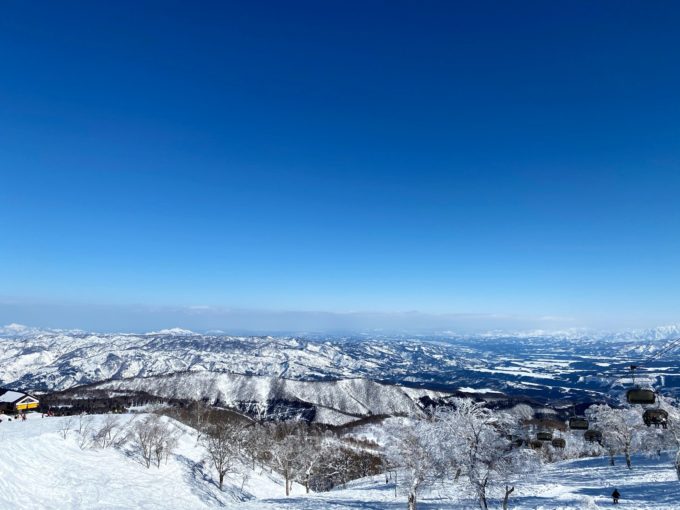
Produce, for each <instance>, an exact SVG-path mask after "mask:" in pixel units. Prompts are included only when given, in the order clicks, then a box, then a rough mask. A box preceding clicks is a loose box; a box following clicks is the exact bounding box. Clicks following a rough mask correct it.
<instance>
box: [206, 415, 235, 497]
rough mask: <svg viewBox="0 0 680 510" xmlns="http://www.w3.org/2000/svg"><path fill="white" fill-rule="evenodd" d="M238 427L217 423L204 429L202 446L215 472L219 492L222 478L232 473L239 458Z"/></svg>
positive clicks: (222, 482) (222, 481)
mask: <svg viewBox="0 0 680 510" xmlns="http://www.w3.org/2000/svg"><path fill="white" fill-rule="evenodd" d="M239 428H240V427H239V426H238V425H235V424H232V423H218V424H214V425H212V426H211V427H208V428H207V429H206V433H205V435H204V436H203V440H202V443H203V446H204V447H205V449H206V451H207V452H208V456H209V459H210V463H211V464H212V466H213V468H214V469H215V471H217V478H218V485H219V488H220V490H222V486H223V484H224V477H225V476H226V475H227V473H229V472H232V471H233V470H234V467H235V463H236V460H237V459H238V456H239V448H238V441H237V438H236V436H237V435H238V432H239V431H238V429H239Z"/></svg>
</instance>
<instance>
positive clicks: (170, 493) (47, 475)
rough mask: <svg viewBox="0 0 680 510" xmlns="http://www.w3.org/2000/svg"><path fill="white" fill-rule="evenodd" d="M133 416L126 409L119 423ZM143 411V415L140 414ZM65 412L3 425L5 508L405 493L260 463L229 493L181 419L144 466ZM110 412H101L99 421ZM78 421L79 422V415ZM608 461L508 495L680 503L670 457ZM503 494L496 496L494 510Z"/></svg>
mask: <svg viewBox="0 0 680 510" xmlns="http://www.w3.org/2000/svg"><path fill="white" fill-rule="evenodd" d="M134 417H135V415H121V416H120V418H119V419H120V420H121V422H124V421H128V420H132V419H134ZM142 417H143V416H138V417H137V419H141V418H142ZM66 419H67V418H40V416H39V415H31V419H29V420H28V421H26V422H17V421H12V422H8V421H7V420H6V417H5V420H4V421H3V422H2V423H0V445H2V448H0V509H23V508H31V509H37V510H40V509H43V508H44V509H48V508H49V509H51V510H86V509H97V510H99V509H102V510H114V509H115V510H121V509H143V510H160V509H168V510H174V509H178V510H179V509H181V510H191V509H199V510H200V509H204V508H234V509H236V508H238V509H243V510H326V509H328V510H341V509H343V510H344V509H347V510H351V509H363V510H396V509H403V508H405V506H406V504H405V497H404V496H403V495H402V494H399V495H398V496H397V497H395V496H394V485H392V484H391V483H388V484H386V483H385V480H384V477H382V476H375V477H370V478H365V479H361V480H356V481H354V482H352V483H350V484H348V486H347V488H345V489H337V490H333V491H331V492H326V493H318V494H311V495H305V494H304V490H303V489H302V487H301V486H299V485H295V486H294V488H293V494H292V495H291V496H290V497H288V498H286V497H285V496H284V495H283V482H282V480H281V478H280V477H279V476H278V475H277V474H276V473H272V474H270V473H269V472H268V471H267V470H262V469H260V468H257V469H255V470H254V471H250V468H248V467H245V466H246V464H244V469H248V470H249V474H250V478H249V479H248V481H247V482H246V483H245V486H244V491H241V490H240V483H241V480H240V477H237V476H236V475H232V477H231V478H230V479H228V480H227V483H226V485H225V490H224V492H220V491H219V490H218V488H217V486H216V485H215V484H214V482H213V481H212V478H211V477H212V473H211V470H210V467H209V466H207V465H203V466H201V464H200V463H201V462H202V461H203V460H204V457H205V452H204V451H203V450H202V448H201V447H200V446H197V445H196V436H195V431H193V430H192V429H190V428H188V427H185V426H184V425H180V424H177V423H176V422H174V423H175V425H176V426H178V427H181V428H182V429H184V430H185V432H186V433H185V434H184V435H183V436H182V439H181V441H180V444H179V447H178V449H177V450H176V452H175V454H174V455H172V457H171V458H170V460H169V461H168V463H167V465H165V464H163V465H161V468H160V469H158V468H156V467H152V468H151V469H147V468H146V467H144V466H143V465H142V464H141V463H140V462H138V461H137V460H135V459H134V458H133V457H130V456H129V455H126V454H125V453H124V452H122V451H120V450H117V449H114V448H109V449H97V450H95V449H84V450H81V449H80V448H79V446H78V443H77V440H76V437H77V434H76V432H73V431H72V432H70V433H69V437H67V439H63V438H62V436H61V435H60V433H59V429H60V427H61V425H62V424H63V423H64V420H66ZM103 419H104V417H103V416H96V417H94V423H95V424H96V423H101V421H102V420H103ZM74 426H75V422H74ZM617 464H618V465H617V466H615V467H610V466H609V465H608V460H607V459H606V458H594V459H580V460H574V461H566V462H561V463H558V464H553V465H548V466H546V467H545V468H544V470H543V471H542V472H541V473H537V474H536V475H535V476H534V479H532V480H530V481H520V482H518V483H517V484H516V491H515V494H513V497H512V498H511V505H510V508H512V509H515V510H575V509H597V508H610V507H611V506H612V503H611V498H610V494H611V492H612V491H613V489H614V487H616V488H618V489H619V491H620V492H621V494H622V500H621V504H620V506H619V508H621V509H626V508H627V509H639V510H661V509H663V510H670V509H678V508H680V482H678V481H677V479H676V476H675V472H674V470H673V468H672V463H671V456H670V455H669V454H664V455H663V456H662V458H660V459H658V458H647V457H642V456H635V457H634V463H633V469H632V470H628V469H626V467H625V464H624V463H623V460H622V459H617ZM466 497H467V496H465V495H464V491H462V490H461V488H460V487H455V488H454V489H453V490H452V489H446V490H442V489H440V488H436V489H434V490H431V491H430V492H429V494H425V495H424V496H423V497H422V498H421V502H420V503H419V506H418V508H419V509H420V510H435V509H441V510H452V509H465V508H478V506H477V504H476V503H475V502H474V501H472V500H471V499H469V498H468V499H457V498H466ZM498 506H499V502H498V501H497V500H494V501H492V506H491V507H492V508H497V507H498Z"/></svg>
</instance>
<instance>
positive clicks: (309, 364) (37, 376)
mask: <svg viewBox="0 0 680 510" xmlns="http://www.w3.org/2000/svg"><path fill="white" fill-rule="evenodd" d="M677 337H680V327H679V326H665V327H660V328H654V329H649V330H637V331H624V332H607V333H598V332H585V331H582V330H581V331H576V330H570V331H562V332H551V333H548V332H543V331H534V332H524V333H522V332H517V333H511V334H510V333H503V332H491V333H486V334H482V335H468V336H455V335H451V334H449V335H441V336H419V337H409V336H400V337H381V336H376V335H357V336H354V337H343V338H337V337H332V338H331V337H323V336H313V337H304V338H298V337H270V336H257V337H246V336H225V335H221V334H220V335H218V334H199V333H194V332H191V331H187V330H183V329H177V328H175V329H166V330H161V331H157V332H151V333H146V334H123V333H115V334H113V333H106V334H105V333H91V332H85V331H72V330H68V331H66V330H43V329H36V328H29V327H25V326H20V325H16V324H13V325H8V326H5V327H1V328H0V386H4V387H10V388H21V389H27V390H32V391H51V390H63V389H67V388H72V387H76V386H79V385H84V384H92V383H97V382H103V381H109V380H114V381H117V380H121V379H132V378H141V377H158V376H167V375H170V374H175V373H182V372H192V373H194V372H196V373H198V372H211V373H220V374H222V373H226V374H238V375H244V376H259V377H268V378H282V379H285V380H291V381H311V382H316V381H334V380H343V379H356V378H361V379H365V380H369V381H375V382H380V383H385V384H396V385H401V386H408V387H420V388H425V389H430V390H436V391H443V392H454V391H457V390H459V389H461V388H464V389H465V391H467V392H479V393H480V394H481V393H484V392H488V391H496V392H502V393H504V394H506V395H510V396H518V395H521V396H524V397H529V398H532V399H536V400H541V401H548V400H549V401H553V402H556V401H561V400H564V401H567V400H580V401H584V400H591V401H592V400H602V399H604V398H606V397H607V396H608V395H611V394H612V392H616V391H622V390H623V388H624V387H625V384H626V379H625V375H626V369H627V367H628V366H629V365H630V364H632V363H640V362H641V361H643V360H645V359H646V358H647V357H648V356H649V355H651V354H653V353H654V352H657V350H658V349H661V348H662V347H663V346H664V345H666V344H667V341H668V340H670V339H673V338H677ZM679 367H680V349H678V350H676V351H674V352H671V353H668V354H667V355H665V356H664V357H662V358H661V359H660V360H657V361H655V362H653V363H650V364H649V365H648V366H645V367H644V368H643V369H641V370H640V374H639V375H640V378H641V379H642V380H646V381H648V382H650V383H654V384H656V385H657V386H660V387H663V389H664V391H667V392H669V393H673V394H675V393H677V392H678V390H679V389H680V368H679ZM620 376H624V379H622V380H620V381H618V382H617V384H616V385H615V386H614V387H613V388H612V387H610V383H611V382H612V381H613V380H615V379H617V378H619V377H620Z"/></svg>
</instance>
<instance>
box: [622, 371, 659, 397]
mask: <svg viewBox="0 0 680 510" xmlns="http://www.w3.org/2000/svg"><path fill="white" fill-rule="evenodd" d="M635 369H637V365H631V366H630V371H631V374H632V376H633V387H632V388H630V389H629V390H628V391H627V392H626V400H628V403H629V404H639V405H650V404H653V403H655V402H656V394H655V393H654V390H653V389H651V388H641V387H640V386H639V385H636V384H635Z"/></svg>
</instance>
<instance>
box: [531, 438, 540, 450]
mask: <svg viewBox="0 0 680 510" xmlns="http://www.w3.org/2000/svg"><path fill="white" fill-rule="evenodd" d="M529 446H530V447H531V448H532V449H534V450H540V449H541V448H543V442H542V441H538V440H536V439H534V440H533V441H530V442H529Z"/></svg>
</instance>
